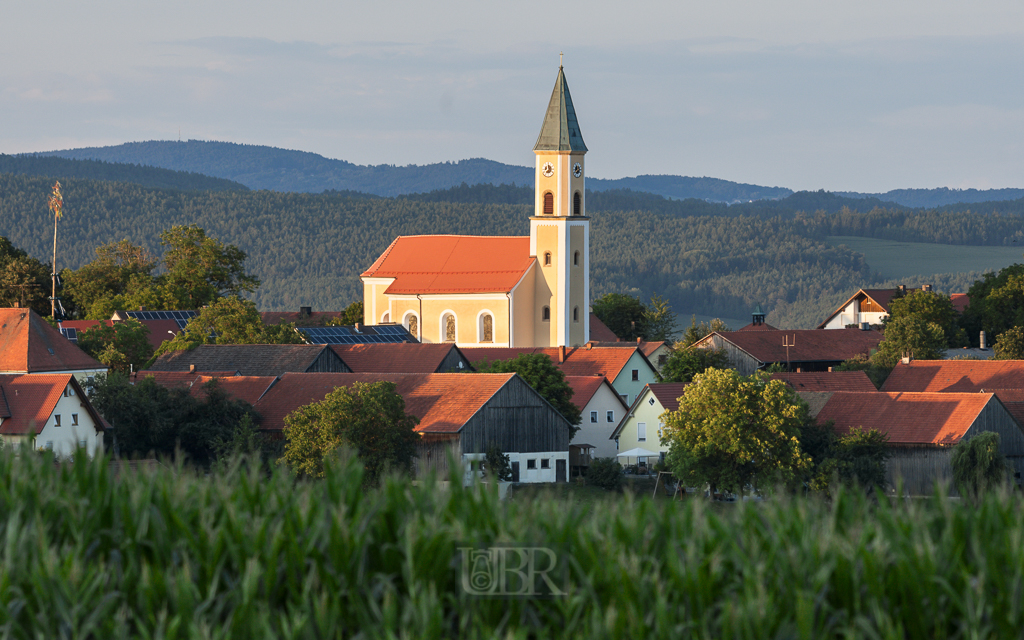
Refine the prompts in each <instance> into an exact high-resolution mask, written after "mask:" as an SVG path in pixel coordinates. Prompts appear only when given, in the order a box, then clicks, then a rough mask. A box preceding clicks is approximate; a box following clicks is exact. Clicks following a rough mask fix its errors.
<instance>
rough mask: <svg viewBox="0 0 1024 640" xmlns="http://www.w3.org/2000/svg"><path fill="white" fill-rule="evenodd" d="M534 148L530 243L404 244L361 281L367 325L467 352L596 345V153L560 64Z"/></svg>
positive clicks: (476, 239) (403, 240)
mask: <svg viewBox="0 0 1024 640" xmlns="http://www.w3.org/2000/svg"><path fill="white" fill-rule="evenodd" d="M533 150H534V154H535V156H536V170H535V174H534V176H535V178H534V179H535V189H534V191H535V198H534V210H533V216H531V217H530V235H529V236H522V237H488V236H458V235H430V236H399V237H398V238H396V239H395V240H394V241H393V242H392V243H391V245H390V246H388V247H387V248H386V249H385V250H384V252H383V253H382V254H381V255H380V257H379V258H377V260H376V261H375V262H374V263H373V264H372V265H370V267H369V268H367V269H366V271H364V272H363V273H362V274H361V276H360V277H361V278H362V282H363V309H364V319H365V322H366V324H367V325H372V324H378V323H387V322H395V323H400V324H401V325H403V326H404V327H405V328H407V329H408V330H409V333H411V334H412V335H413V336H414V337H416V338H418V339H419V340H420V341H421V342H424V343H437V342H454V343H457V344H458V345H459V346H460V347H465V346H495V347H498V346H501V347H558V346H566V347H578V346H582V345H584V344H586V343H587V342H589V341H590V340H591V337H590V323H589V322H588V319H589V312H590V305H589V301H590V218H589V217H587V211H586V185H585V177H584V156H585V154H586V153H587V147H586V145H585V144H584V143H583V135H582V133H581V132H580V127H579V123H578V122H577V119H576V111H575V109H574V108H573V103H572V98H571V96H570V94H569V86H568V84H567V82H566V80H565V74H564V71H563V69H562V67H561V66H560V67H559V68H558V77H557V78H556V80H555V87H554V90H553V91H552V93H551V99H550V101H549V103H548V108H547V111H546V112H545V115H544V120H543V123H542V125H541V130H540V135H539V136H538V138H537V143H536V144H535V145H534V147H533Z"/></svg>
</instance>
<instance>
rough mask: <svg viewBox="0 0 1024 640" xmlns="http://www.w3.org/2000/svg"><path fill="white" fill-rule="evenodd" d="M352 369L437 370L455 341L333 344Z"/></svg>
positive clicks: (377, 370)
mask: <svg viewBox="0 0 1024 640" xmlns="http://www.w3.org/2000/svg"><path fill="white" fill-rule="evenodd" d="M330 346H331V349H333V350H334V352H335V353H337V354H338V357H340V358H341V359H342V360H344V361H345V364H347V365H348V366H349V368H350V369H352V371H354V372H355V373H370V372H373V373H437V372H438V371H437V370H438V368H439V367H440V366H441V363H443V362H444V359H445V358H447V357H448V354H450V353H451V352H452V349H455V350H458V347H456V346H455V345H454V344H450V343H448V344H419V343H395V344H332V345H330Z"/></svg>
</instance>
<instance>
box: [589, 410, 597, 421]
mask: <svg viewBox="0 0 1024 640" xmlns="http://www.w3.org/2000/svg"><path fill="white" fill-rule="evenodd" d="M590 421H591V422H597V412H596V411H591V412H590Z"/></svg>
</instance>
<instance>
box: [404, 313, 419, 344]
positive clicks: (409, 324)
mask: <svg viewBox="0 0 1024 640" xmlns="http://www.w3.org/2000/svg"><path fill="white" fill-rule="evenodd" d="M405 328H406V329H408V330H409V335H411V336H412V337H414V338H416V339H417V340H418V339H419V337H420V336H419V330H420V321H419V319H418V318H417V317H416V316H415V315H414V314H412V313H410V314H409V315H407V316H405Z"/></svg>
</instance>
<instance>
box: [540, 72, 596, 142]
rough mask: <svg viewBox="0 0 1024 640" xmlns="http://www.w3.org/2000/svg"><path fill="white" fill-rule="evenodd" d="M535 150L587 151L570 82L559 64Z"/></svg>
mask: <svg viewBox="0 0 1024 640" xmlns="http://www.w3.org/2000/svg"><path fill="white" fill-rule="evenodd" d="M533 150H534V151H582V152H584V153H585V152H586V151H587V145H585V144H583V133H581V132H580V125H579V122H578V121H577V120H576V110H575V109H573V106H572V96H570V95H569V84H568V83H567V82H566V81H565V72H564V71H563V70H562V66H561V65H559V66H558V77H557V78H555V88H554V89H553V90H552V91H551V100H549V101H548V110H547V111H546V112H544V123H543V124H542V125H541V127H540V135H539V136H537V144H535V145H534V146H533Z"/></svg>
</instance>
